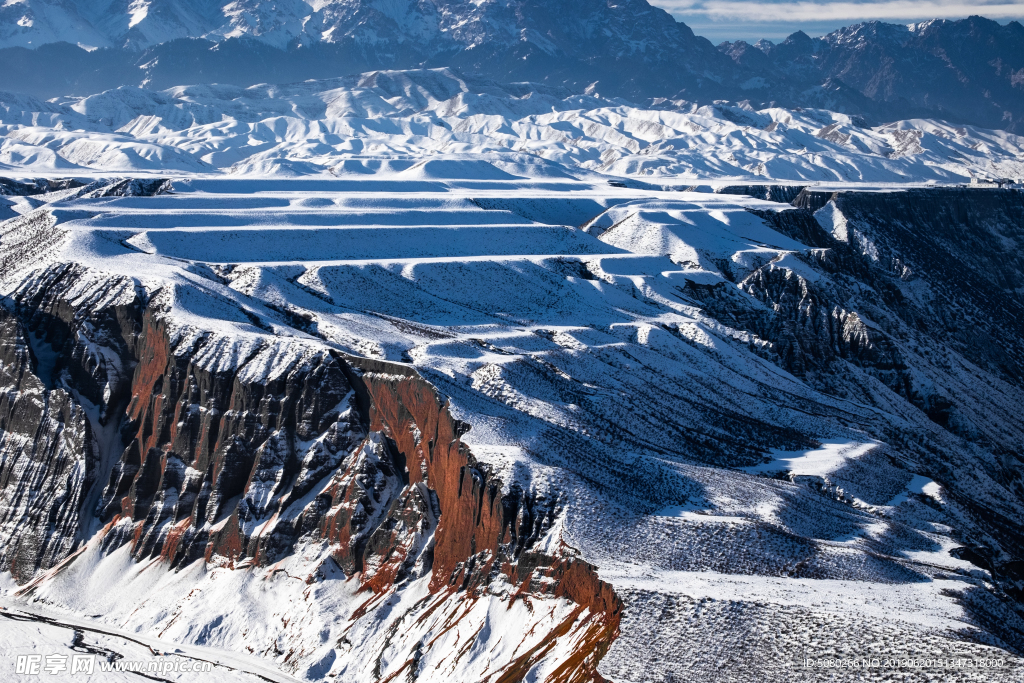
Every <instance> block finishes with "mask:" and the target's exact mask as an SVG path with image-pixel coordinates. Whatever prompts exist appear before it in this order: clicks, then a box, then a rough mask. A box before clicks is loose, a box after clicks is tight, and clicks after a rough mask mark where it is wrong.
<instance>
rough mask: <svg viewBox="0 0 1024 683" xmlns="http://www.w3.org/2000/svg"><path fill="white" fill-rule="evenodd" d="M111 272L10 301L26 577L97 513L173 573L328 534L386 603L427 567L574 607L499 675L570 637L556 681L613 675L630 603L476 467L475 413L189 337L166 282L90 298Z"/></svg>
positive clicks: (351, 374)
mask: <svg viewBox="0 0 1024 683" xmlns="http://www.w3.org/2000/svg"><path fill="white" fill-rule="evenodd" d="M92 277H93V276H91V274H90V273H88V272H87V271H84V270H83V269H81V268H80V267H75V266H72V265H59V266H54V267H51V268H49V269H47V270H46V271H44V272H41V273H38V274H37V275H36V276H35V277H34V278H33V279H31V280H30V281H29V282H28V283H27V284H26V285H24V286H23V287H22V288H21V289H19V290H18V291H17V292H16V293H15V294H14V295H13V296H12V297H11V298H10V300H9V302H7V303H8V308H5V309H3V310H2V311H0V316H2V317H0V326H2V327H0V329H2V331H3V347H2V350H3V356H2V358H0V360H2V365H0V368H2V372H3V375H2V377H3V381H4V386H5V393H4V395H3V415H2V417H0V420H2V421H0V430H2V432H0V433H2V435H3V438H2V441H0V448H2V450H0V495H2V498H0V515H2V517H0V525H2V526H0V529H2V533H3V535H4V539H5V542H4V544H3V550H2V552H0V560H2V562H3V565H4V567H5V569H8V570H10V571H11V572H12V574H13V575H14V577H15V578H16V579H17V580H19V581H21V582H28V581H30V580H31V579H33V577H35V576H37V575H39V574H40V573H41V572H45V571H46V570H50V569H53V568H55V567H58V568H59V566H60V565H61V563H62V562H66V561H68V560H70V559H73V558H74V557H75V555H76V554H78V553H80V552H82V550H84V542H85V541H86V540H87V539H88V538H89V536H90V535H91V533H92V532H94V531H95V530H96V529H97V528H98V527H99V526H104V529H103V531H102V532H101V534H102V547H103V551H104V552H105V553H111V552H114V551H115V550H117V549H118V548H120V547H127V548H128V549H129V550H130V554H131V556H132V557H133V558H134V559H135V560H136V561H144V560H146V559H148V558H158V559H161V560H163V561H165V562H166V563H167V565H168V568H169V569H174V568H180V567H184V566H187V565H190V564H192V563H194V562H196V561H200V562H203V563H207V564H209V563H213V564H217V565H227V566H229V567H236V566H237V567H242V566H246V567H253V566H255V567H268V566H270V565H274V564H275V563H278V562H281V561H282V560H286V559H287V558H289V557H290V556H292V555H294V554H295V553H296V552H298V551H297V546H298V545H299V544H300V543H302V542H311V541H312V542H323V543H326V544H327V547H328V548H329V550H328V554H327V556H326V559H325V560H324V562H328V563H334V564H335V565H336V566H337V567H338V568H340V570H341V572H343V574H344V575H345V576H348V577H352V576H358V577H359V581H360V585H361V587H362V589H363V590H366V591H368V595H374V594H385V593H389V592H391V591H393V589H394V588H395V587H396V586H401V585H404V584H408V583H409V582H410V581H412V580H415V579H417V578H419V577H423V576H429V577H430V580H429V590H430V591H431V592H432V593H436V594H441V595H442V596H448V595H452V594H458V595H467V596H468V595H478V594H481V593H486V592H487V590H488V585H489V584H492V583H493V582H494V581H495V577H498V576H502V577H503V578H502V579H501V582H503V583H506V584H511V586H512V587H513V589H514V591H515V594H516V596H519V597H521V598H523V599H529V596H535V597H539V598H541V599H544V598H545V597H550V598H558V599H561V600H567V601H570V602H571V603H572V604H574V605H575V609H573V610H571V611H570V612H569V613H568V614H567V615H566V616H565V617H564V619H562V620H561V621H560V622H559V623H557V624H556V625H555V629H554V631H553V632H552V633H550V634H548V635H547V636H546V638H545V641H544V642H543V643H541V644H540V645H538V646H536V647H534V648H532V649H530V650H528V651H526V652H524V653H520V654H519V655H518V656H517V657H516V658H514V659H512V660H509V661H503V662H500V664H501V666H503V667H505V672H504V674H503V675H504V678H502V679H501V680H518V679H519V678H520V677H521V676H523V675H525V673H526V672H527V671H529V670H530V669H531V668H533V667H534V666H535V665H536V664H537V662H538V661H540V660H541V659H543V658H544V657H545V656H547V655H548V653H549V651H550V650H551V648H552V647H554V645H555V643H556V640H557V638H559V637H561V636H564V635H566V634H568V633H569V632H570V631H572V632H573V633H574V642H576V643H577V645H576V649H575V651H574V652H573V653H572V656H571V657H569V658H566V659H564V660H562V661H557V662H556V664H557V666H556V670H555V671H554V672H553V673H551V675H550V680H555V681H576V680H590V679H592V678H593V677H594V676H595V675H596V666H597V662H598V661H599V660H600V658H601V656H602V655H603V653H604V652H605V651H606V650H607V648H608V646H609V645H610V643H611V641H612V640H613V639H614V637H615V636H616V635H617V627H618V622H619V618H620V613H621V603H620V601H619V600H618V598H617V597H616V596H615V594H614V592H613V591H612V589H611V587H610V586H609V585H608V584H606V583H604V582H602V581H600V580H599V579H598V578H597V575H596V572H595V569H594V568H593V567H592V566H590V565H588V564H587V563H585V562H582V561H580V560H576V559H573V558H571V557H565V556H562V555H561V554H560V553H555V554H554V555H552V554H549V553H547V552H545V551H542V550H539V549H537V548H536V545H537V542H538V540H539V539H540V537H541V536H542V535H543V534H544V533H545V532H546V531H547V528H548V526H549V525H550V521H551V520H550V518H549V517H548V516H547V514H546V508H545V506H544V505H543V503H542V501H538V500H536V499H535V498H534V497H532V496H531V495H530V494H529V493H527V492H524V491H523V490H522V489H521V488H518V487H512V488H509V487H504V486H503V484H502V482H501V481H500V480H498V479H497V478H495V476H493V475H492V474H490V473H489V471H488V468H487V467H485V466H481V465H480V464H478V463H477V461H476V459H475V458H474V457H473V455H472V453H470V451H469V449H468V448H467V447H466V446H465V445H463V444H462V442H461V441H460V438H459V437H460V435H461V434H462V433H463V432H464V431H465V429H467V427H468V426H467V425H463V424H461V423H459V422H458V421H457V420H455V419H453V418H452V416H451V414H450V413H449V411H448V407H447V405H446V404H445V403H444V402H443V401H442V400H441V399H440V398H439V396H438V394H437V392H436V390H435V389H434V388H433V387H432V386H431V385H430V384H429V383H428V382H426V381H425V380H423V379H422V378H421V377H420V376H419V375H418V374H417V373H416V372H415V371H414V370H412V369H411V368H410V367H408V366H400V365H396V364H388V363H383V362H379V361H368V360H365V359H359V358H355V357H351V356H347V355H345V354H341V353H338V352H336V351H332V350H329V349H327V348H316V347H315V346H313V347H309V346H307V347H305V348H301V349H299V350H298V351H296V350H295V349H293V348H291V349H290V348H288V346H287V345H286V344H275V343H273V342H272V341H265V342H261V343H256V344H253V345H251V346H249V347H245V348H238V347H232V346H231V344H230V343H229V342H228V341H227V340H225V339H223V338H218V337H217V335H215V334H211V333H190V332H189V331H187V330H181V329H172V327H171V326H169V325H168V321H167V320H166V319H165V318H164V316H163V315H162V310H163V308H162V304H161V294H160V293H159V292H157V293H154V294H152V295H151V296H146V295H145V294H143V292H141V291H139V290H137V289H136V288H135V286H134V284H133V282H132V281H131V280H130V279H125V278H113V279H111V280H109V281H107V282H105V283H104V284H103V286H102V288H101V289H100V290H99V291H97V290H92V289H91V288H90V285H95V284H96V282H95V280H93V279H92ZM83 280H84V281H85V282H83ZM85 291H88V292H89V294H88V296H87V298H86V297H83V296H82V295H83V293H84V292H85ZM328 569H329V568H328ZM467 599H468V598H467ZM357 616H358V615H357Z"/></svg>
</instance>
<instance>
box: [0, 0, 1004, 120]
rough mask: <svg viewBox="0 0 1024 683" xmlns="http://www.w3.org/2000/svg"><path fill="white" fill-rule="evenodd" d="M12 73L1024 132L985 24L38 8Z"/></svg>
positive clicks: (230, 6)
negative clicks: (319, 84) (439, 94)
mask: <svg viewBox="0 0 1024 683" xmlns="http://www.w3.org/2000/svg"><path fill="white" fill-rule="evenodd" d="M0 63H3V64H4V65H5V67H6V68H5V69H4V70H3V73H2V74H0V89H5V90H12V91H17V92H23V93H27V94H32V95H36V96H42V97H47V98H49V97H55V96H59V95H87V94H92V93H95V92H98V91H101V90H105V89H110V88H114V87H118V86H122V85H145V86H147V87H150V88H157V89H162V88H168V87H171V86H176V85H182V84H190V83H212V82H216V83H222V84H233V85H241V86H249V85H254V84H257V83H271V84H273V83H288V82H296V81H303V80H307V79H311V78H318V79H319V78H331V77H337V76H343V75H350V74H356V73H361V72H366V71H372V70H378V69H409V68H422V67H426V68H436V67H449V68H452V69H454V70H455V71H457V72H458V73H461V74H463V75H466V76H475V77H484V78H488V79H492V80H494V81H496V82H498V83H506V84H507V83H514V82H523V81H530V82H535V83H541V84H544V85H548V86H560V87H564V88H567V89H569V90H570V91H572V92H576V93H587V94H594V93H599V94H601V95H603V96H605V97H620V98H625V99H627V100H630V101H632V102H641V103H642V102H646V101H648V100H658V99H669V100H687V101H691V102H695V103H698V104H710V103H713V102H715V101H717V100H728V101H732V102H736V103H742V102H747V103H749V104H750V105H752V106H754V107H769V106H784V107H790V108H792V107H815V108H823V109H830V110H832V111H837V112H840V113H846V114H852V115H859V116H862V117H865V118H866V120H868V121H870V122H871V123H875V124H879V123H885V122H888V121H893V120H898V119H908V118H936V119H942V120H946V121H948V122H950V123H968V124H974V125H979V126H984V127H986V128H997V129H1003V130H1007V131H1011V132H1019V131H1020V130H1021V127H1022V126H1024V123H1022V121H1024V27H1022V26H1021V25H1020V24H1019V23H1018V22H1010V23H1008V24H1006V25H1001V24H999V23H997V22H995V21H991V20H987V19H984V18H982V17H970V18H968V19H964V20H961V21H930V22H925V23H920V24H912V25H909V26H908V25H896V24H885V23H879V22H869V23H864V24H858V25H855V26H851V27H848V28H844V29H841V30H839V31H835V32H833V33H830V34H828V35H826V36H822V37H820V38H811V37H809V36H807V35H806V34H804V33H802V32H797V33H794V34H793V35H791V36H790V37H789V38H787V39H786V40H785V41H783V42H781V43H779V44H777V45H776V44H773V43H771V42H769V41H764V40H762V41H759V42H757V43H755V44H753V45H751V44H749V43H746V42H743V41H738V42H734V43H723V44H721V45H719V46H717V47H716V46H714V45H712V43H711V42H709V41H708V40H706V39H704V38H701V37H699V36H696V35H695V34H694V33H693V31H692V30H691V29H690V28H689V27H688V26H686V25H685V24H683V23H681V22H678V21H676V20H675V19H674V18H673V17H672V16H671V15H669V14H668V13H667V12H665V11H664V10H661V9H658V8H655V7H653V6H651V5H650V4H648V3H647V2H646V0H621V1H615V2H598V1H595V0H555V1H553V2H540V1H539V0H493V1H487V2H457V1H456V2H452V1H448V0H333V1H328V2H321V3H315V4H312V5H311V4H307V3H306V2H304V1H303V0H287V1H281V2H272V3H271V2H260V1H258V0H242V1H238V2H230V3H224V2H221V1H219V0H215V1H212V2H211V1H204V0H190V1H184V0H151V1H149V2H145V1H136V2H131V3H127V2H113V3H109V2H105V1H104V0H96V1H91V2H70V1H68V0H25V1H23V2H11V3H6V4H5V5H4V6H3V7H0Z"/></svg>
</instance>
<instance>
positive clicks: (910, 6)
mask: <svg viewBox="0 0 1024 683" xmlns="http://www.w3.org/2000/svg"><path fill="white" fill-rule="evenodd" d="M650 2H651V4H653V5H657V6H658V7H661V8H664V9H665V10H668V11H669V12H670V13H671V14H672V15H673V16H675V17H676V19H679V20H680V21H683V22H685V23H686V24H687V25H689V26H690V28H692V29H693V31H694V33H696V34H697V35H699V36H704V37H705V38H707V39H708V40H710V41H711V42H712V43H715V44H716V45H717V44H718V43H720V42H721V41H723V40H740V39H742V40H746V41H748V42H751V43H752V42H754V41H756V40H758V39H759V38H767V39H769V40H771V41H774V42H779V41H780V40H782V39H784V38H785V37H786V36H788V35H789V34H790V33H793V32H794V31H804V32H805V33H807V34H808V35H811V36H820V35H822V34H825V33H828V32H829V31H834V30H835V29H837V28H840V27H842V26H849V25H851V24H856V23H859V22H862V21H868V20H871V19H879V20H881V21H887V22H891V23H899V24H904V23H910V22H916V21H926V20H928V19H962V18H964V17H966V16H969V15H971V14H980V15H982V16H984V17H988V18H989V19H995V20H996V21H999V22H1000V23H1004V24H1005V23H1006V22H1007V21H1010V20H1014V19H1016V20H1024V0H1018V2H1011V1H1009V0H974V1H973V2H972V1H969V0H875V1H868V2H854V1H849V0H844V1H842V2H829V1H828V0H760V1H757V0H650Z"/></svg>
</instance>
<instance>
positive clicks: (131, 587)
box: [0, 70, 1024, 683]
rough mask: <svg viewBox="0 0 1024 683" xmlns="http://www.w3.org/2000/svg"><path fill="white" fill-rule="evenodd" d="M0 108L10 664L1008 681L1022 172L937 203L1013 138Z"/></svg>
mask: <svg viewBox="0 0 1024 683" xmlns="http://www.w3.org/2000/svg"><path fill="white" fill-rule="evenodd" d="M0 100H2V101H3V104H2V108H0V116H2V121H3V132H4V137H3V138H2V143H0V162H2V163H3V164H4V166H3V173H4V175H6V176H8V178H6V179H3V180H0V192H3V195H2V196H0V211H5V212H6V213H5V214H3V216H2V217H3V218H5V219H6V220H4V221H3V222H0V294H2V299H0V302H2V306H0V385H2V391H0V563H2V564H0V570H2V572H3V573H2V574H0V651H2V652H3V653H4V654H6V655H10V656H5V657H0V672H2V677H3V678H4V679H5V680H8V679H9V680H21V678H20V677H19V676H18V674H17V672H16V662H17V657H16V655H19V654H42V655H48V654H69V655H70V654H73V653H79V654H81V653H91V654H94V655H96V657H99V658H102V659H103V660H104V661H107V660H116V659H118V658H122V659H124V660H132V661H150V660H157V661H160V662H164V661H170V660H173V661H182V662H186V661H188V662H210V663H212V664H214V665H215V666H216V671H217V673H216V674H210V675H211V676H212V675H217V676H219V677H220V678H221V679H222V680H225V681H228V680H231V681H234V680H238V681H246V680H251V681H255V680H261V679H262V680H273V681H295V680H308V681H316V680H330V681H339V682H340V681H345V682H346V683H347V682H349V681H353V682H355V681H367V682H378V681H381V682H383V681H412V680H416V681H423V682H424V683H426V682H428V681H474V682H476V681H489V682H491V683H498V682H509V681H520V680H523V681H538V682H539V681H600V680H608V681H616V682H621V683H627V682H630V683H632V682H636V683H640V682H646V681H658V682H669V681H673V682H677V683H678V682H679V681H701V682H702V683H703V682H706V681H723V682H725V681H728V682H740V681H743V682H745V681H751V682H753V681H795V680H821V681H832V680H872V681H875V680H878V681H888V680H892V681H938V680H943V681H945V680H949V681H974V680H977V681H1007V682H1011V681H1020V680H1021V676H1022V675H1024V456H1022V448H1024V423H1022V422H1021V419H1020V407H1021V405H1024V257H1022V256H1021V253H1020V245H1021V244H1024V192H1021V191H1019V190H1014V189H988V188H979V187H965V186H962V185H963V184H964V183H967V182H968V181H969V179H970V178H972V177H983V178H992V177H1011V178H1013V177H1020V176H1024V161H1022V154H1024V139H1022V138H1020V137H1017V136H1014V135H1012V134H1009V133H1005V132H993V131H986V130H981V129H976V128H971V127H955V126H948V125H945V124H942V123H938V122H933V121H904V122H899V123H896V124H891V125H888V126H881V127H874V128H871V127H863V126H862V125H859V124H858V122H857V120H855V119H852V118H850V117H847V116H845V115H839V114H832V113H829V112H825V111H820V110H803V111H786V110H782V109H769V110H764V111H751V110H749V109H746V108H743V107H738V106H727V105H715V106H707V107H700V108H697V107H689V106H687V105H685V104H684V103H672V102H663V103H661V105H660V108H648V109H642V108H638V107H635V106H632V105H630V104H629V103H626V102H623V101H612V100H605V99H602V98H601V97H600V96H599V95H597V94H591V95H581V96H568V95H566V96H562V94H560V93H557V92H552V91H545V90H544V89H540V88H536V87H532V86H525V85H524V86H523V87H522V88H521V89H519V90H516V88H514V87H513V86H505V87H504V88H499V87H498V86H495V85H493V84H486V83H470V82H467V81H466V80H464V79H462V78H460V77H457V76H455V75H454V74H453V73H451V72H449V71H446V70H423V71H413V72H377V73H373V74H367V75H363V76H360V77H353V78H346V79H338V80H336V81H330V82H325V81H318V82H306V83H301V84H297V85H292V86H273V87H269V86H266V87H254V88H248V89H243V88H235V87H222V86H190V87H182V88H175V89H171V90H168V91H163V92H150V91H147V90H142V89H137V88H134V89H130V88H122V89H118V90H113V91H109V92H105V93H101V94H99V95H95V96H92V97H86V98H75V99H67V100H61V101H52V102H42V101H38V100H33V99H30V98H24V97H21V98H19V97H14V96H8V95H3V96H0ZM864 658H868V661H873V660H878V662H879V665H878V666H875V667H869V668H857V669H854V668H847V669H837V668H835V667H834V666H833V667H829V666H818V665H817V664H815V662H822V661H824V662H829V661H831V662H835V661H837V660H840V661H844V660H845V661H851V660H856V661H863V660H864ZM886 662H888V663H889V664H886ZM922 662H923V663H922ZM957 662H959V663H960V664H959V665H957V664H956V663H957ZM62 676H63V679H62ZM95 676H96V680H104V681H106V680H119V679H118V678H117V676H122V679H123V680H135V679H136V678H137V676H135V675H134V674H130V673H124V674H113V673H104V674H102V678H100V676H101V674H99V673H97V674H95ZM166 677H167V679H168V680H190V678H191V679H193V680H195V678H194V677H190V675H189V674H184V673H183V674H174V675H171V674H167V676H166ZM42 678H43V679H45V680H69V681H72V680H82V679H83V677H82V676H81V675H77V674H76V675H72V674H70V672H66V673H65V674H57V675H54V676H48V675H45V674H44V675H43V676H42ZM29 679H30V678H26V680H29Z"/></svg>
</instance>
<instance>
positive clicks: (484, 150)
mask: <svg viewBox="0 0 1024 683" xmlns="http://www.w3.org/2000/svg"><path fill="white" fill-rule="evenodd" d="M0 132H2V133H3V136H2V137H0V164H2V165H3V166H4V167H5V168H6V169H8V170H9V171H11V172H15V171H16V172H19V173H64V174H72V175H74V174H78V173H94V172H97V171H102V172H115V173H121V172H136V171H160V170H170V169H174V170H178V171H187V172H200V173H201V172H228V173H242V174H260V173H274V174H282V173H284V174H291V175H308V174H318V173H333V174H338V175H345V174H353V173H372V172H375V171H379V170H383V171H387V170H388V169H391V170H393V171H396V172H397V171H400V170H402V169H404V168H408V167H410V166H412V165H413V164H415V163H416V162H417V161H419V160H421V159H422V158H423V157H424V156H428V155H438V154H448V155H450V154H463V155H474V156H477V157H480V156H486V157H488V158H493V159H494V160H497V161H498V162H499V163H510V164H513V165H517V164H524V163H525V164H528V165H531V166H533V167H535V168H538V169H540V168H546V169H549V171H548V172H550V173H554V174H562V175H577V176H579V177H589V175H591V174H594V173H601V174H607V175H610V176H616V177H618V176H629V177H632V178H635V179H643V180H646V181H648V182H656V183H661V184H669V185H674V186H682V187H686V186H688V185H696V184H700V183H701V182H705V181H709V180H733V181H741V182H748V183H749V182H754V183H757V182H765V181H766V180H771V179H774V180H789V181H799V182H833V183H836V182H838V183H843V182H864V181H870V182H876V183H878V182H882V183H886V182H892V183H908V182H910V183H947V184H948V183H952V184H956V183H965V182H969V180H970V179H971V178H980V179H989V178H1013V179H1017V178H1024V138H1021V137H1019V136H1016V135H1013V134H1010V133H1005V132H1002V131H990V130H984V129H978V128H975V127H972V126H954V125H950V124H946V123H942V122H936V121H929V120H910V121H899V122H895V123H891V124H886V125H883V126H874V127H871V126H868V125H867V124H866V123H865V122H864V121H863V120H861V119H860V118H859V117H853V116H848V115H845V114H837V113H833V112H829V111H824V110H813V109H803V110H799V111H796V110H788V109H782V108H777V107H776V108H769V109H764V110H761V111H755V110H753V109H752V108H751V107H749V106H744V107H738V106H729V105H724V104H718V105H705V106H698V105H696V104H693V103H688V102H684V101H659V102H655V103H651V104H649V105H648V106H647V107H638V106H636V105H632V104H630V103H629V102H626V101H623V100H616V99H609V98H604V97H601V96H599V95H597V94H592V95H571V94H569V93H568V92H566V91H564V90H559V89H555V88H549V87H544V86H537V85H531V84H517V85H513V86H505V87H501V86H498V85H496V84H495V83H492V82H488V81H483V80H480V79H464V78H460V77H458V76H457V75H455V74H454V73H453V72H452V71H450V70H448V69H434V70H417V71H404V72H373V73H369V74H363V75H360V76H353V77H347V78H341V79H333V80H328V81H310V82H305V83H300V84H294V85H288V86H255V87H251V88H239V87H234V86H218V85H200V86H182V87H176V88H171V89H168V90H165V91H161V92H154V91H151V90H145V89H139V88H130V87H122V88H118V89H116V90H111V91H107V92H103V93H98V94H96V95H91V96H89V97H80V98H62V99H57V100H53V101H49V102H44V101H41V100H37V99H34V98H31V97H25V96H20V95H13V94H7V93H0ZM580 174H582V175H580Z"/></svg>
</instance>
